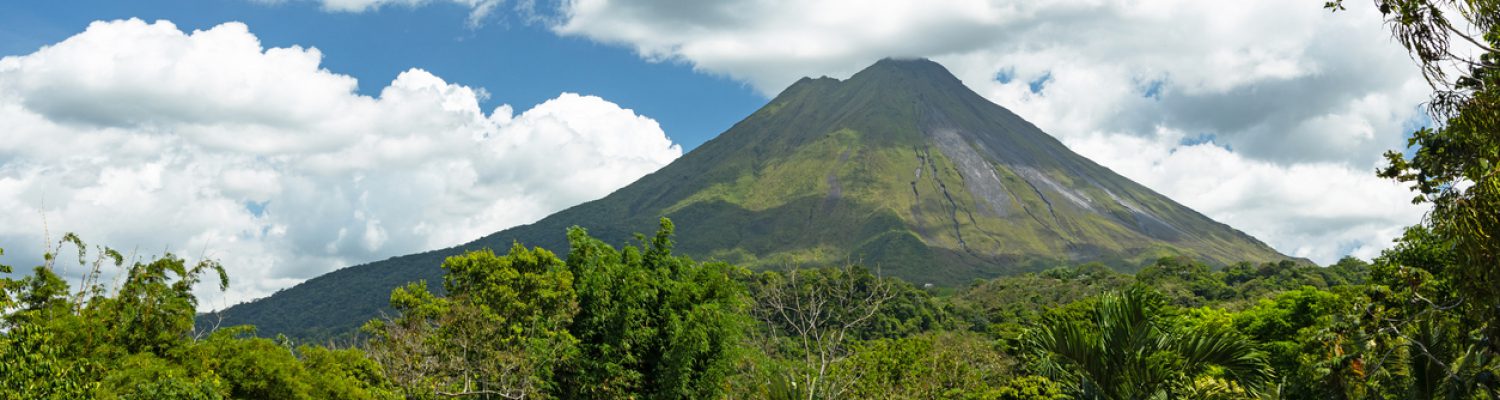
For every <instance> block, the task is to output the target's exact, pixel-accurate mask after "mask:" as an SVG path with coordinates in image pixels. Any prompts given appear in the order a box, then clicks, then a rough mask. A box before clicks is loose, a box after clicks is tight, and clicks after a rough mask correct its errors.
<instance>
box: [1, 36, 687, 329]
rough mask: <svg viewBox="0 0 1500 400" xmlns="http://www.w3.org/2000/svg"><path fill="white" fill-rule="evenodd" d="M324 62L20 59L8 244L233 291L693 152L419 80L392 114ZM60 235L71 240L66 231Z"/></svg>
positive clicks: (150, 55) (149, 40)
mask: <svg viewBox="0 0 1500 400" xmlns="http://www.w3.org/2000/svg"><path fill="white" fill-rule="evenodd" d="M321 58H322V55H321V54H320V53H319V51H318V50H317V49H310V48H300V47H289V48H272V49H263V48H262V47H261V45H260V43H259V41H258V40H257V38H256V37H255V36H254V35H253V34H251V33H250V32H249V30H248V28H247V27H246V26H245V25H243V24H239V23H227V24H223V25H219V26H217V27H214V28H212V29H209V30H205V31H195V32H192V33H184V32H182V31H180V30H178V29H177V27H176V26H174V25H173V24H171V23H170V22H165V21H158V22H155V23H146V22H143V21H140V20H126V21H113V22H96V23H94V24H91V25H90V26H89V27H88V29H87V30H85V31H84V32H83V33H80V34H78V35H76V36H73V37H71V38H69V39H67V40H64V41H62V42H60V43H57V44H55V45H52V46H48V47H46V48H43V49H41V50H38V51H37V52H35V53H32V54H29V55H24V56H15V57H6V58H3V59H0V121H6V127H5V128H4V129H3V130H0V214H3V215H6V216H7V217H8V218H10V219H9V220H8V223H6V224H4V225H3V226H0V244H3V245H4V246H5V247H6V250H8V252H7V258H10V259H11V260H12V261H11V262H8V264H25V263H26V262H30V261H31V260H38V259H40V257H39V254H37V253H39V251H40V249H39V247H40V246H38V244H39V243H41V242H42V239H41V236H42V233H43V231H42V228H43V225H44V220H45V225H46V226H47V227H48V228H50V229H52V230H54V231H64V230H66V231H74V232H78V233H79V234H81V235H82V236H83V237H84V238H85V239H87V240H89V241H91V242H96V243H99V244H106V245H110V246H115V247H121V248H123V249H122V250H126V251H127V252H130V251H132V250H133V251H134V252H136V253H138V254H143V255H144V254H159V253H161V252H163V251H172V252H174V253H177V254H182V255H187V256H190V257H195V258H196V257H199V256H207V257H212V258H216V259H219V260H221V261H223V262H224V263H225V265H226V266H227V267H228V268H229V271H230V275H231V280H232V282H233V283H232V286H231V288H230V292H229V293H227V294H219V293H213V292H209V291H206V290H205V291H203V292H202V293H200V295H202V298H203V299H205V300H207V302H206V304H205V306H207V307H215V308H217V307H224V306H227V305H230V304H233V303H234V302H238V301H241V300H246V299H249V298H253V297H257V296H263V295H266V294H269V293H270V292H271V291H274V290H276V289H279V288H284V287H286V286H289V285H292V284H295V283H297V282H300V281H301V280H304V279H307V278H310V277H313V276H316V275H319V274H322V273H325V272H328V271H330V270H332V269H335V268H339V267H343V266H347V265H351V264H356V263H360V262H366V261H370V260H375V259H380V258H384V257H389V256H394V255H400V254H406V253H411V252H416V251H422V250H427V249H432V248H438V247H445V246H451V245H455V244H458V243H462V242H464V241H467V240H472V239H474V238H476V237H479V236H481V235H483V234H487V233H490V232H493V231H496V230H499V229H503V228H506V227H509V226H513V225H516V224H521V223H528V222H531V221H534V220H536V219H539V218H541V217H543V216H545V215H547V214H549V213H551V212H554V211H557V210H559V209H562V208H564V207H567V206H570V205H573V204H577V203H580V202H583V201H587V200H590V199H594V198H598V197H601V196H603V195H605V194H607V193H609V192H611V191H613V190H615V189H617V188H619V187H621V186H624V185H625V184H628V183H629V182H631V181H634V180H635V179H636V178H639V177H640V176H643V175H645V174H647V173H650V172H652V171H655V170H656V169H658V168H660V167H661V166H663V165H665V164H667V163H669V162H671V161H672V160H674V159H676V158H677V157H678V156H680V155H681V153H682V150H681V148H680V147H679V146H678V145H675V144H673V143H672V142H671V141H670V140H669V139H668V138H667V137H666V135H665V134H664V133H663V132H662V130H661V127H660V126H658V125H657V123H656V121H654V120H652V119H650V118H647V117H644V116H640V115H636V114H635V113H634V112H632V111H631V110H628V109H622V108H620V107H619V106H617V105H615V104H613V103H610V102H608V101H605V100H603V99H600V98H598V97H593V96H582V95H577V94H571V93H564V94H562V95H560V96H558V97H557V98H555V99H552V100H549V101H547V102H544V103H542V104H540V105H537V106H536V107H534V108H532V109H530V110H526V111H523V112H520V113H519V114H517V113H515V112H514V111H513V110H512V109H511V108H510V107H509V106H500V107H498V108H496V109H494V110H492V111H490V112H488V113H486V112H484V111H483V110H481V109H480V108H479V99H480V97H481V96H482V95H483V91H482V90H478V89H475V88H470V87H466V86H462V85H458V84H453V83H449V82H446V81H444V80H443V79H441V78H439V77H437V76H434V75H432V74H430V73H428V72H426V71H422V70H418V69H413V70H409V71H406V72H404V73H402V74H400V76H398V77H396V79H395V80H394V81H392V82H391V83H390V85H389V86H387V87H385V88H384V89H383V90H382V91H381V92H380V94H379V95H378V96H377V97H368V96H362V95H359V94H357V93H356V91H355V88H356V82H355V80H354V79H353V78H351V77H349V76H346V75H340V74H337V73H334V72H331V71H328V70H325V69H322V68H321V67H320V62H321ZM55 233H56V232H54V234H55Z"/></svg>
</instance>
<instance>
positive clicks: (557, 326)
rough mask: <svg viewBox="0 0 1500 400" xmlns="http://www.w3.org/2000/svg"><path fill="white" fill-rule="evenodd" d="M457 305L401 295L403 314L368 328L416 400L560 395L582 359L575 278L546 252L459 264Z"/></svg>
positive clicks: (454, 264)
mask: <svg viewBox="0 0 1500 400" xmlns="http://www.w3.org/2000/svg"><path fill="white" fill-rule="evenodd" d="M443 268H444V269H446V270H447V271H448V272H447V274H446V275H445V276H444V279H443V288H444V289H445V290H446V291H447V294H448V297H437V296H434V295H433V294H432V293H430V292H428V291H427V285H426V284H425V283H413V284H410V285H407V286H406V287H404V288H397V289H396V290H394V291H392V293H391V306H392V307H393V308H395V309H396V310H397V311H398V312H399V313H400V314H399V316H398V317H396V318H394V319H388V320H375V321H371V322H370V323H369V324H367V325H366V326H365V330H366V331H367V332H368V333H370V334H371V335H372V339H371V340H370V341H369V351H370V352H371V355H372V357H373V358H374V359H375V360H377V361H378V362H379V363H380V364H381V365H382V366H383V368H384V369H385V370H386V371H388V372H389V373H390V376H391V379H392V380H393V381H394V382H395V383H396V384H397V385H399V386H401V387H402V388H403V390H404V391H405V392H406V394H407V395H408V396H417V397H433V396H444V397H463V396H474V397H490V396H498V397H502V398H522V397H538V396H544V395H545V393H549V392H551V391H552V390H553V389H554V386H553V385H552V384H553V372H554V366H555V365H557V364H561V363H566V362H568V361H569V360H571V358H572V354H573V352H574V346H575V345H576V343H577V340H576V339H574V338H573V336H572V334H570V333H569V332H568V330H567V329H566V328H567V324H568V323H569V322H571V321H572V318H573V315H574V314H575V313H576V312H577V308H578V305H577V296H576V294H575V292H574V289H573V274H572V273H571V272H569V271H568V270H567V269H566V266H565V265H564V264H563V262H562V260H560V259H558V258H557V256H555V255H553V254H552V253H551V252H549V251H547V250H543V249H540V248H538V249H531V250H528V249H526V248H525V247H523V246H521V245H520V244H515V245H513V246H512V247H511V250H510V252H509V253H508V254H506V255H504V256H496V255H495V253H494V252H492V251H489V250H480V251H473V252H469V253H467V254H464V255H460V256H454V257H449V258H448V259H447V260H445V261H444V262H443Z"/></svg>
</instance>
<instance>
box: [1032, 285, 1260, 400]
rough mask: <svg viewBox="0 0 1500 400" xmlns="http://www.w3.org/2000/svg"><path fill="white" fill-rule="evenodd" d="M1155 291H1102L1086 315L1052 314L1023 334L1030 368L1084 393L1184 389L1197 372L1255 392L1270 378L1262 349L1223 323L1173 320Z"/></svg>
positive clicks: (1139, 394)
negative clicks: (1187, 323)
mask: <svg viewBox="0 0 1500 400" xmlns="http://www.w3.org/2000/svg"><path fill="white" fill-rule="evenodd" d="M1162 302H1163V300H1162V299H1161V297H1160V295H1157V294H1155V293H1151V292H1148V291H1146V290H1144V289H1141V288H1134V289H1131V290H1128V291H1125V292H1123V293H1121V292H1113V293H1109V294H1106V295H1104V296H1103V297H1101V298H1100V299H1099V301H1098V302H1097V303H1096V304H1094V305H1093V307H1092V309H1091V310H1089V313H1088V315H1087V316H1086V319H1085V320H1068V319H1061V318H1053V319H1052V320H1049V321H1046V322H1043V323H1041V324H1038V325H1036V326H1033V327H1032V329H1031V330H1030V331H1029V332H1028V333H1027V334H1026V336H1024V337H1023V339H1022V343H1021V348H1022V350H1023V351H1024V353H1025V354H1026V355H1027V356H1028V357H1029V359H1030V363H1031V368H1032V369H1034V370H1035V371H1036V372H1038V373H1039V374H1041V375H1042V376H1046V377H1048V378H1051V379H1052V380H1054V381H1057V382H1059V383H1062V384H1064V385H1066V386H1068V387H1069V388H1070V389H1071V391H1073V392H1074V393H1077V394H1078V395H1079V396H1080V397H1082V398H1086V399H1146V398H1160V397H1168V398H1173V397H1182V396H1184V395H1186V394H1188V393H1191V391H1192V390H1193V389H1194V388H1195V384H1196V383H1197V382H1198V381H1199V380H1200V378H1211V379H1214V380H1218V381H1223V382H1228V383H1231V384H1233V386H1235V387H1237V388H1240V389H1241V390H1244V391H1248V392H1252V393H1253V392H1256V391H1258V390H1260V389H1261V388H1262V387H1264V385H1265V384H1266V383H1267V382H1269V381H1270V379H1271V369H1270V367H1269V366H1268V365H1267V364H1266V360H1265V355H1264V353H1262V352H1260V351H1259V350H1257V349H1256V347H1255V345H1254V343H1252V342H1251V341H1250V340H1248V339H1246V338H1244V337H1243V336H1241V335H1239V334H1238V333H1236V332H1234V331H1233V330H1230V329H1225V328H1224V327H1221V326H1216V325H1211V324H1202V325H1197V326H1192V327H1181V326H1174V325H1171V324H1169V323H1167V321H1165V320H1164V318H1162V316H1161V315H1160V312H1161V307H1162Z"/></svg>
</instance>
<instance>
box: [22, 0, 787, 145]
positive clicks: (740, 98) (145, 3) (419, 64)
mask: <svg viewBox="0 0 1500 400" xmlns="http://www.w3.org/2000/svg"><path fill="white" fill-rule="evenodd" d="M0 8H3V10H4V12H0V56H7V55H23V54H27V53H30V52H33V51H35V50H36V49H37V48H39V47H41V46H45V45H49V44H52V43H57V42H59V41H62V40H63V39H66V38H68V37H69V36H73V35H75V34H77V33H78V32H79V31H81V30H82V29H83V28H84V27H85V26H88V24H89V22H92V21H96V20H115V19H127V18H140V19H142V20H146V21H148V22H149V21H153V20H158V19H165V20H169V21H172V22H173V23H175V24H177V26H178V27H179V28H181V29H182V30H184V31H191V30H200V29H208V28H211V27H213V26H215V25H218V24H221V23H224V22H231V21H240V22H244V23H245V24H247V25H249V27H250V30H251V31H252V32H254V33H255V35H256V36H258V37H259V38H260V40H261V42H262V43H263V45H264V46H265V47H287V46H293V45H299V46H303V47H316V48H318V49H319V50H322V51H323V56H324V58H323V67H324V68H327V69H329V70H331V71H334V72H338V73H342V74H347V75H351V76H354V77H355V78H358V79H359V83H360V85H359V86H360V91H361V93H364V94H367V95H373V94H374V93H372V92H374V91H378V90H379V89H380V88H383V87H385V85H386V84H387V83H389V82H390V81H391V80H392V79H395V77H396V75H397V74H399V73H401V72H402V71H405V70H407V69H410V68H421V69H424V70H427V71H430V72H432V73H433V74H435V75H438V76H441V77H443V78H445V79H447V80H448V81H449V82H453V83H459V84H463V85H468V86H473V87H480V88H485V89H486V90H487V91H488V92H489V93H490V95H491V97H489V98H488V99H485V100H483V101H481V105H482V106H483V107H484V108H485V109H488V108H492V107H494V106H498V105H500V104H510V105H512V106H514V107H516V108H517V109H527V108H530V107H532V106H534V105H536V104H538V103H541V102H543V101H546V100H548V99H551V98H553V97H556V96H557V95H558V93H561V92H573V93H579V94H585V95H595V96H599V97H603V98H605V99H609V100H610V101H611V102H614V103H616V104H619V105H620V106H622V107H625V108H629V109H634V110H635V111H636V112H638V113H640V114H644V115H648V116H651V117H652V118H654V119H656V120H657V121H658V122H660V123H661V126H662V129H663V130H665V131H666V132H667V134H668V136H670V137H671V138H672V140H673V141H675V142H677V143H679V144H681V145H682V146H683V148H684V149H685V150H687V149H692V148H693V147H697V146H698V145H699V144H701V143H702V142H704V141H706V140H708V139H711V138H713V137H714V136H715V135H718V134H719V133H720V132H723V131H724V130H725V129H728V128H729V126H730V125H733V124H734V123H735V122H737V121H739V120H740V119H742V118H744V117H745V116H746V115H749V114H750V113H751V112H753V111H755V109H756V108H759V107H760V106H761V105H764V104H765V102H766V100H767V99H766V97H765V96H763V95H760V94H758V93H756V92H755V91H754V90H753V89H751V88H750V87H749V86H748V85H747V84H745V83H742V82H739V81H734V80H730V79H728V78H725V77H723V76H716V75H713V74H702V73H696V72H694V71H693V68H692V66H691V65H690V64H688V63H684V62H656V63H653V62H647V61H645V60H643V59H641V58H640V57H637V56H636V55H635V53H634V52H632V51H631V50H630V49H628V48H622V47H618V46H609V45H602V44H598V43H596V42H594V41H592V40H588V39H584V38H575V37H560V36H558V35H555V34H552V33H551V32H550V31H548V30H547V29H546V27H544V26H541V25H538V24H533V23H526V22H524V21H522V20H520V19H519V18H515V17H508V16H501V15H496V16H493V17H491V18H488V19H486V20H484V21H483V23H482V24H481V25H479V26H470V25H469V24H466V23H463V21H464V20H465V18H466V17H467V15H468V14H469V9H468V8H466V7H462V6H460V5H455V4H434V5H430V6H426V7H406V6H392V7H384V8H381V9H379V10H377V11H372V12H367V13H360V14H352V13H326V12H322V11H320V6H318V5H317V3H312V2H286V3H279V4H262V3H256V2H250V1H245V0H132V1H115V0H80V1H21V2H8V3H7V4H6V5H4V6H0Z"/></svg>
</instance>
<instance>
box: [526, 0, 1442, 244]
mask: <svg viewBox="0 0 1500 400" xmlns="http://www.w3.org/2000/svg"><path fill="white" fill-rule="evenodd" d="M556 11H557V18H556V21H555V23H554V24H553V25H552V29H553V30H554V31H555V32H557V33H558V34H560V35H564V36H578V37H585V38H589V39H592V40H595V41H599V42H603V43H610V44H615V45H620V46H625V47H628V48H632V49H634V50H635V51H636V52H637V53H639V54H640V56H641V57H643V58H645V59H647V60H652V61H664V62H685V63H689V64H691V65H693V66H694V67H695V68H697V69H698V70H700V71H702V72H705V73H711V74H719V75H724V76H729V77H732V78H735V79H739V80H742V81H744V82H747V83H749V84H750V85H752V86H753V87H755V88H757V89H758V90H760V91H761V92H762V93H764V94H766V95H772V94H775V93H776V92H778V91H780V90H781V89H782V88H784V87H785V86H786V85H788V84H790V83H792V82H794V81H795V80H796V79H798V78H800V77H802V76H820V75H828V76H833V77H840V78H842V77H847V76H849V75H851V74H853V73H854V72H857V71H858V70H860V69H862V68H863V67H865V66H867V65H869V64H871V63H872V62H874V61H876V60H878V59H880V58H883V57H929V58H933V59H935V60H936V61H938V62H940V63H942V64H944V65H946V66H947V67H948V68H949V69H950V70H952V71H953V72H954V73H955V74H956V75H958V77H959V78H960V79H962V80H964V82H965V83H966V84H968V85H969V86H970V87H971V88H974V89H975V90H976V91H977V92H979V93H980V94H982V95H984V96H986V97H988V98H989V99H991V100H993V101H995V102H996V103H998V104H1000V105H1003V106H1005V107H1008V108H1010V109H1012V110H1014V111H1016V112H1017V113H1018V114H1019V115H1021V116H1023V117H1025V118H1027V119H1028V120H1030V121H1032V122H1034V123H1036V124H1037V125H1038V126H1040V127H1041V128H1043V129H1044V130H1046V131H1047V132H1049V133H1051V134H1052V135H1054V136H1057V137H1058V138H1059V139H1062V140H1063V141H1064V142H1065V143H1068V144H1070V145H1072V146H1074V147H1075V148H1077V149H1079V150H1080V152H1081V153H1082V154H1084V155H1085V156H1089V157H1092V158H1095V159H1096V160H1097V161H1099V162H1100V163H1101V164H1104V165H1105V166H1108V167H1111V168H1114V169H1116V170H1120V171H1122V172H1123V173H1124V174H1125V175H1127V176H1129V177H1131V178H1132V179H1136V180H1138V181H1141V182H1142V183H1144V184H1146V185H1148V186H1150V187H1152V188H1155V189H1157V190H1158V191H1161V192H1163V193H1164V194H1167V195H1169V196H1171V197H1173V198H1174V199H1177V200H1178V201H1181V202H1183V203H1185V204H1187V205H1189V206H1193V207H1196V208H1198V209H1199V210H1200V211H1203V212H1205V213H1206V214H1207V215H1209V216H1211V217H1214V218H1216V219H1219V220H1221V221H1225V222H1227V223H1230V224H1231V225H1234V226H1237V227H1240V228H1242V229H1244V230H1246V231H1247V232H1249V233H1251V234H1252V235H1255V236H1257V237H1259V238H1262V239H1264V240H1267V241H1268V242H1270V243H1272V244H1273V245H1275V246H1276V247H1277V248H1278V249H1280V250H1282V251H1283V252H1286V253H1288V254H1293V255H1299V256H1309V257H1312V258H1313V259H1314V260H1317V261H1319V262H1325V263H1326V262H1331V261H1334V260H1336V259H1337V257H1338V256H1340V255H1342V254H1341V253H1347V252H1353V253H1355V254H1357V255H1361V256H1369V255H1372V254H1374V252H1375V249H1380V248H1385V247H1387V246H1388V245H1389V243H1390V239H1392V238H1393V237H1394V236H1396V234H1397V233H1399V229H1400V227H1402V226H1405V225H1409V224H1411V223H1414V222H1416V221H1417V220H1418V218H1419V217H1420V213H1419V212H1416V211H1414V208H1413V207H1412V206H1410V205H1409V204H1407V199H1409V196H1406V195H1404V193H1401V190H1400V189H1399V187H1398V185H1396V184H1394V183H1391V182H1385V181H1382V180H1379V179H1378V178H1375V177H1374V176H1373V170H1374V169H1375V167H1376V165H1377V164H1378V163H1379V162H1380V160H1379V155H1380V153H1381V152H1383V151H1384V150H1387V149H1395V148H1400V147H1402V146H1404V144H1405V143H1404V140H1403V135H1404V134H1405V133H1406V127H1408V126H1410V125H1411V124H1413V123H1416V122H1415V121H1420V116H1419V109H1418V107H1419V104H1420V103H1421V101H1423V100H1424V99H1425V94H1426V93H1427V87H1426V85H1425V83H1424V82H1423V81H1422V80H1421V78H1420V75H1419V73H1418V71H1417V70H1416V68H1415V67H1414V66H1412V65H1411V61H1410V59H1409V58H1407V56H1406V54H1405V53H1404V52H1403V50H1402V49H1401V48H1400V46H1399V45H1396V44H1394V43H1392V42H1391V41H1390V39H1389V33H1388V32H1387V31H1386V30H1385V28H1384V27H1383V26H1382V25H1381V18H1379V16H1378V14H1376V11H1375V10H1373V8H1372V7H1369V6H1368V5H1365V6H1363V7H1361V6H1360V5H1351V7H1350V10H1349V11H1348V12H1344V13H1338V14H1333V15H1330V14H1329V13H1328V12H1327V11H1325V10H1323V9H1322V8H1321V7H1319V4H1311V3H1307V2H1304V1H1298V0H1266V1H1250V2H1203V1H1193V0H1151V1H1133V0H1104V1H1100V0H1014V1H985V0H893V1H886V2H878V3H870V2H867V1H861V0H830V1H814V2H808V1H793V0H770V1H765V0H734V1H718V2H686V3H684V2H677V1H628V2H626V1H615V0H571V1H566V2H563V3H562V4H561V5H560V6H559V9H558V10H556ZM1162 131H1167V132H1175V133H1173V134H1161V133H1160V132H1162ZM1195 155H1196V156H1195ZM1210 155H1211V156H1212V157H1217V159H1218V160H1223V161H1224V162H1223V163H1210V162H1208V161H1209V160H1213V158H1206V157H1209V156H1210ZM1199 162H1201V163H1199ZM1148 167H1149V168H1148ZM1168 168H1186V169H1184V170H1168ZM1335 180H1337V181H1335ZM1204 182H1210V183H1225V185H1224V186H1219V185H1217V184H1205V183H1204ZM1231 184H1232V185H1239V186H1230V185H1231ZM1236 196H1240V197H1236ZM1350 204H1354V205H1353V206H1350ZM1382 210H1383V211H1382Z"/></svg>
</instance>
